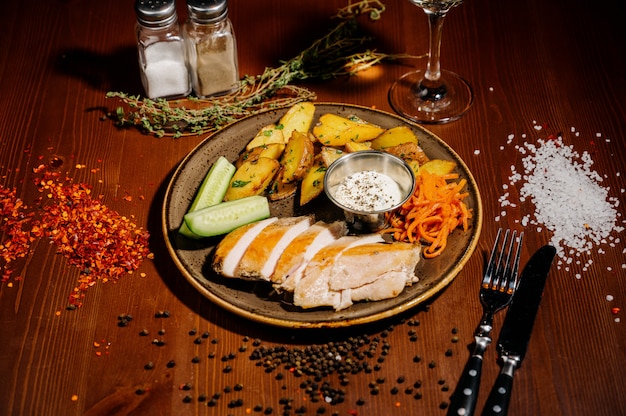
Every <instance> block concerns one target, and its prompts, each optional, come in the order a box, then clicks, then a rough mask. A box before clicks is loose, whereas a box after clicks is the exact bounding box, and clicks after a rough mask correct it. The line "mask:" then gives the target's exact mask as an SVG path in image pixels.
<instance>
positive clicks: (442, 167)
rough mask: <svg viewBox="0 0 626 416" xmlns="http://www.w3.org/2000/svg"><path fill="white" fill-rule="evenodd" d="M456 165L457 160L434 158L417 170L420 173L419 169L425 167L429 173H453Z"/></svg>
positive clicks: (440, 174)
mask: <svg viewBox="0 0 626 416" xmlns="http://www.w3.org/2000/svg"><path fill="white" fill-rule="evenodd" d="M455 167H456V162H454V161H452V160H441V159H432V160H429V161H428V162H426V163H424V164H423V165H421V166H420V167H419V169H418V171H417V172H418V174H419V171H421V170H422V169H423V170H425V171H427V172H428V173H433V174H435V175H439V176H443V175H447V174H449V173H452V171H453V170H454V168H455Z"/></svg>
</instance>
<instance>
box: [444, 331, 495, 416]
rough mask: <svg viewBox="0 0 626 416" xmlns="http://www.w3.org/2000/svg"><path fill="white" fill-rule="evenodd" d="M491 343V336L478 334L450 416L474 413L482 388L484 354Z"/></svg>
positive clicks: (456, 391) (455, 395) (454, 394)
mask: <svg viewBox="0 0 626 416" xmlns="http://www.w3.org/2000/svg"><path fill="white" fill-rule="evenodd" d="M490 343H491V338H490V337H488V336H476V347H475V348H474V352H473V353H472V355H470V357H469V359H468V360H467V363H466V364H465V368H464V369H463V373H462V374H461V378H460V379H459V383H458V384H457V386H456V389H455V390H454V393H453V394H452V401H451V403H450V407H449V408H448V416H458V415H465V416H471V415H473V414H474V409H476V400H477V399H478V391H479V390H480V377H481V375H482V371H483V354H484V352H485V350H486V349H487V346H488V345H489V344H490Z"/></svg>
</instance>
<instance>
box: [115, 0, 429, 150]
mask: <svg viewBox="0 0 626 416" xmlns="http://www.w3.org/2000/svg"><path fill="white" fill-rule="evenodd" d="M384 10H385V6H384V4H382V3H381V2H380V1H379V0H362V1H359V2H357V3H354V4H350V5H349V6H347V7H345V8H342V9H340V10H339V11H338V13H337V15H336V16H334V17H335V18H338V19H341V22H340V23H339V24H338V25H337V26H336V27H334V28H333V29H332V30H331V31H329V32H328V33H327V34H326V35H325V36H324V37H322V38H320V39H318V40H316V41H315V42H313V43H312V44H311V45H310V46H309V47H308V48H306V49H305V50H303V51H302V52H301V53H300V54H298V55H297V56H295V57H293V58H291V59H290V60H288V61H283V62H281V65H280V66H278V67H275V68H266V69H265V71H264V72H263V73H262V74H261V75H257V76H245V77H243V78H242V79H241V80H240V83H239V87H238V88H237V90H235V91H234V92H232V93H230V94H228V95H224V96H221V97H213V98H206V99H199V98H196V97H188V98H186V99H184V100H175V101H167V100H164V99H156V100H151V99H148V98H142V97H140V96H132V95H128V94H126V93H123V92H109V93H107V97H109V98H118V99H119V100H120V101H121V104H122V105H120V106H119V107H118V108H117V110H116V112H115V114H114V115H112V116H111V118H113V119H114V120H115V121H116V124H117V125H118V126H121V127H128V126H131V127H133V126H134V127H136V128H139V129H140V130H142V131H144V132H146V133H149V134H152V135H155V136H157V137H163V136H172V137H175V138H176V137H181V136H185V135H197V134H203V133H210V132H214V131H217V130H219V129H221V128H223V127H224V126H226V125H228V124H230V123H232V122H234V121H236V120H237V119H240V118H242V117H244V116H248V115H252V114H256V113H259V112H262V111H265V110H268V109H274V108H283V107H289V106H292V105H294V104H296V103H298V102H301V101H314V100H315V99H316V95H315V93H314V92H312V91H310V90H308V89H306V88H303V87H298V86H295V85H293V83H295V82H297V81H303V80H306V79H319V80H328V79H332V78H337V77H341V76H351V75H355V74H356V73H357V72H359V71H362V70H365V69H367V68H370V67H372V66H374V65H376V64H378V63H380V62H381V61H383V60H393V59H403V58H422V57H423V56H424V55H422V56H413V55H408V54H387V53H380V52H376V51H375V50H370V49H365V50H363V48H364V45H365V44H366V43H368V42H369V41H370V40H371V39H370V38H369V37H367V36H364V35H362V34H361V33H360V31H359V27H358V24H357V21H356V18H357V17H358V16H359V15H362V14H367V15H368V16H369V18H370V19H371V20H377V19H379V18H380V17H381V14H382V13H383V12H384Z"/></svg>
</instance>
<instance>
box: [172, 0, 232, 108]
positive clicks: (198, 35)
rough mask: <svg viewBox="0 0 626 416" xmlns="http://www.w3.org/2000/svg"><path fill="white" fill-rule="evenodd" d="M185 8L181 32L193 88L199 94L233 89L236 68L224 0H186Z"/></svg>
mask: <svg viewBox="0 0 626 416" xmlns="http://www.w3.org/2000/svg"><path fill="white" fill-rule="evenodd" d="M187 9H188V11H189V18H188V19H187V21H186V22H185V24H184V25H183V34H184V38H185V44H186V47H187V62H188V65H189V72H190V75H191V84H192V87H193V90H194V92H195V93H196V95H197V96H198V97H200V98H203V97H210V96H216V95H224V94H227V93H229V92H232V91H234V90H235V89H237V87H238V86H239V69H238V63H237V44H236V41H235V33H234V31H233V26H232V23H231V21H230V19H229V18H228V2H227V0H187Z"/></svg>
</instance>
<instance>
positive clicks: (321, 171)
mask: <svg viewBox="0 0 626 416" xmlns="http://www.w3.org/2000/svg"><path fill="white" fill-rule="evenodd" d="M325 174H326V165H325V164H324V161H323V160H322V157H321V156H320V155H317V156H316V157H315V159H314V160H313V165H312V166H311V167H310V168H309V170H308V171H307V173H306V174H305V175H304V178H303V179H302V182H301V183H300V206H303V205H305V204H307V203H308V202H310V201H311V200H312V199H314V198H316V197H317V196H319V195H320V194H321V193H322V192H323V191H324V175H325Z"/></svg>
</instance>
